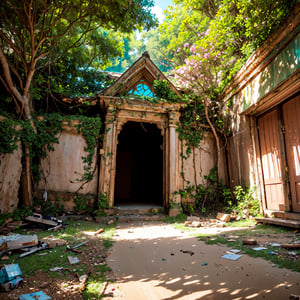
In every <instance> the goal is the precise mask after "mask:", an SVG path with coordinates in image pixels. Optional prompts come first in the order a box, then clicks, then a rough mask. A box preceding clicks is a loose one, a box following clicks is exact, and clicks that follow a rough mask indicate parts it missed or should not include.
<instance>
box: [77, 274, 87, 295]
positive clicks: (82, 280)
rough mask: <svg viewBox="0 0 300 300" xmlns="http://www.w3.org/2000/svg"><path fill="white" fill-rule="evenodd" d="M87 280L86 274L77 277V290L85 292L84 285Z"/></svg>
mask: <svg viewBox="0 0 300 300" xmlns="http://www.w3.org/2000/svg"><path fill="white" fill-rule="evenodd" d="M87 279H88V276H87V275H86V274H84V275H82V276H80V277H79V281H80V285H79V289H80V290H81V291H83V290H85V283H86V281H87Z"/></svg>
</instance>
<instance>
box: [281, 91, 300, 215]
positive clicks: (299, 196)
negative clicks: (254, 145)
mask: <svg viewBox="0 0 300 300" xmlns="http://www.w3.org/2000/svg"><path fill="white" fill-rule="evenodd" d="M282 110H283V121H284V127H285V144H286V153H287V161H288V167H289V168H288V171H289V180H290V189H291V196H292V208H291V210H292V211H294V212H300V96H297V97H296V98H294V99H293V100H290V101H289V102H287V103H285V104H283V106H282Z"/></svg>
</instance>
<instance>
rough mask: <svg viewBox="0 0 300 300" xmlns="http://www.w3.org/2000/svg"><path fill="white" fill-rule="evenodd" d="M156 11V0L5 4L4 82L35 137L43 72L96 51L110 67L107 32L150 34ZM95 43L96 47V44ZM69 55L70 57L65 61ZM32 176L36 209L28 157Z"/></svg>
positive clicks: (1, 18)
mask: <svg viewBox="0 0 300 300" xmlns="http://www.w3.org/2000/svg"><path fill="white" fill-rule="evenodd" d="M152 5H153V1H152V0H130V1H123V0H59V1H58V0H50V1H49V0H21V1H20V0H10V1H1V3H0V43H1V44H0V82H1V83H2V85H3V86H4V88H5V89H6V91H7V92H8V93H9V95H10V96H11V98H12V99H13V101H14V104H15V107H16V110H17V112H18V113H19V114H20V115H22V117H23V118H24V120H28V122H30V124H31V126H32V127H33V129H34V132H35V133H36V128H35V125H34V123H33V121H32V115H33V113H34V105H33V96H34V97H38V94H39V91H38V90H36V91H33V88H34V87H35V86H34V84H33V83H34V81H35V79H37V81H38V80H40V81H42V80H43V78H39V75H38V73H37V71H38V70H42V69H43V68H44V67H45V66H49V68H50V66H51V63H52V60H53V59H54V60H55V62H56V63H60V71H61V70H63V67H64V63H65V62H66V61H67V60H68V58H67V55H69V54H70V52H72V54H73V55H76V53H77V54H78V55H77V56H76V59H77V60H78V61H80V59H79V58H80V57H82V56H81V55H80V54H81V53H82V52H81V50H83V52H85V53H87V52H88V51H90V49H93V50H92V51H94V53H92V55H91V57H95V58H96V57H97V60H98V64H100V63H103V62H105V61H106V60H107V58H108V57H109V55H110V53H109V51H108V52H107V51H106V48H105V44H106V42H107V40H109V39H110V38H109V37H107V36H106V37H105V34H104V31H101V29H102V30H109V29H112V30H114V31H122V32H131V31H133V30H136V29H141V28H142V27H144V28H146V29H149V28H151V27H152V26H154V25H155V20H154V19H153V16H152V14H151V12H150V7H151V6H152ZM95 37H96V38H95ZM94 38H95V42H96V43H95V44H92V43H93V41H94ZM88 39H89V42H87V40H88ZM101 41H102V43H101ZM104 41H106V42H105V43H104ZM89 46H91V47H89ZM109 49H112V47H109ZM76 51H80V53H78V52H76ZM63 55H66V57H63V58H62V60H61V61H59V59H60V58H61V57H62V56H63ZM87 57H88V56H86V58H87ZM72 63H73V61H70V65H71V64H72ZM49 80H51V78H49ZM27 151H28V150H27ZM27 154H28V153H27ZM26 174H27V200H25V202H28V203H29V204H31V180H30V161H29V158H28V155H26ZM23 196H24V197H25V195H23ZM24 197H23V198H24Z"/></svg>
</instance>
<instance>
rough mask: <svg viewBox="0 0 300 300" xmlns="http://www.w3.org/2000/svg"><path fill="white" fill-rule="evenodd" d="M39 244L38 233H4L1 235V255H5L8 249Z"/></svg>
mask: <svg viewBox="0 0 300 300" xmlns="http://www.w3.org/2000/svg"><path fill="white" fill-rule="evenodd" d="M37 244H38V238H37V235H36V234H33V235H21V234H14V235H7V236H5V235H2V236H0V251H1V253H0V255H3V254H4V253H5V252H7V251H11V250H16V249H21V248H26V247H31V246H36V245H37Z"/></svg>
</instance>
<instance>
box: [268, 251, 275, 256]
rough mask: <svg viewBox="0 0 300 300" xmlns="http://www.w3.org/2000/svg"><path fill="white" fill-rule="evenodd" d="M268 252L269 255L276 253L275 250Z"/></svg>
mask: <svg viewBox="0 0 300 300" xmlns="http://www.w3.org/2000/svg"><path fill="white" fill-rule="evenodd" d="M268 254H269V255H276V253H275V252H273V251H269V252H268Z"/></svg>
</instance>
